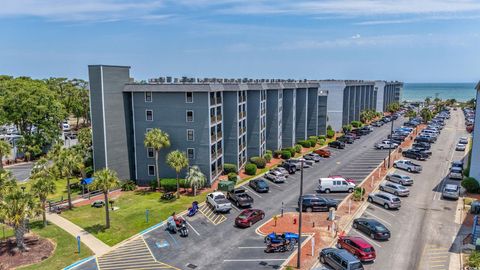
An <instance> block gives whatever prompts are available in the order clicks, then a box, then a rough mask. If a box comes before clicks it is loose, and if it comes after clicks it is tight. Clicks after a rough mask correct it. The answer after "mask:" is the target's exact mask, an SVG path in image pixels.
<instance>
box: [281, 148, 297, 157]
mask: <svg viewBox="0 0 480 270" xmlns="http://www.w3.org/2000/svg"><path fill="white" fill-rule="evenodd" d="M283 151H289V152H290V156H295V153H296V152H297V151H295V148H293V147H288V148H284V149H283V150H282V153H283ZM282 158H283V155H282Z"/></svg>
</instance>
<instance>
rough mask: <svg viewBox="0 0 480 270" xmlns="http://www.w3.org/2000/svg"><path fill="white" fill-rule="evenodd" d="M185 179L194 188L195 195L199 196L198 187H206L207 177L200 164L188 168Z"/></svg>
mask: <svg viewBox="0 0 480 270" xmlns="http://www.w3.org/2000/svg"><path fill="white" fill-rule="evenodd" d="M185 180H186V182H187V183H188V185H189V186H190V187H191V188H193V196H197V189H198V188H201V187H204V186H205V185H206V184H207V178H206V177H205V175H204V174H203V173H202V171H200V168H198V166H192V167H190V168H189V169H188V173H187V177H186V178H185Z"/></svg>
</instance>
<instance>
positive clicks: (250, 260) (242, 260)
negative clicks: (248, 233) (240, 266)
mask: <svg viewBox="0 0 480 270" xmlns="http://www.w3.org/2000/svg"><path fill="white" fill-rule="evenodd" d="M285 260H286V259H238V260H223V262H269V261H285Z"/></svg>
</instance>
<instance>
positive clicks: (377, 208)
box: [373, 205, 396, 217]
mask: <svg viewBox="0 0 480 270" xmlns="http://www.w3.org/2000/svg"><path fill="white" fill-rule="evenodd" d="M373 207H375V210H380V211H381V212H383V213H386V214H388V215H390V216H392V217H395V216H396V215H395V214H392V213H390V211H389V210H385V209H383V208H382V207H380V206H377V205H375V206H373Z"/></svg>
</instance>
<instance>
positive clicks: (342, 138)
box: [337, 135, 355, 144]
mask: <svg viewBox="0 0 480 270" xmlns="http://www.w3.org/2000/svg"><path fill="white" fill-rule="evenodd" d="M337 140H338V141H340V142H343V143H348V144H352V143H353V142H354V141H355V139H354V138H353V137H352V136H348V135H343V136H340V137H338V139H337Z"/></svg>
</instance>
